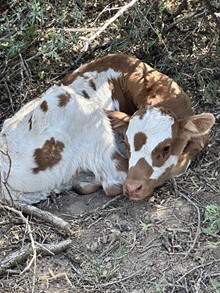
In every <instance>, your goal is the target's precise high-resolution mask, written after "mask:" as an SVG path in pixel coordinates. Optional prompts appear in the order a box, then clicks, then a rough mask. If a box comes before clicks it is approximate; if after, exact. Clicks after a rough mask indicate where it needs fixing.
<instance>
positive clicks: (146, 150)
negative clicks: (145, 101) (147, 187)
mask: <svg viewBox="0 0 220 293" xmlns="http://www.w3.org/2000/svg"><path fill="white" fill-rule="evenodd" d="M173 124H174V119H173V118H172V117H171V116H169V115H168V114H164V113H162V112H161V111H160V109H158V108H151V107H149V108H148V109H147V110H146V113H145V114H144V115H143V116H141V117H140V116H139V115H134V116H133V117H132V119H131V121H130V123H129V126H128V129H127V132H126V135H127V138H128V142H129V144H130V149H131V158H130V160H129V168H131V167H133V166H135V165H136V164H137V162H138V160H139V159H141V158H144V159H145V160H146V161H147V163H148V164H149V165H150V166H151V167H152V168H153V174H152V175H151V179H157V178H159V177H160V176H161V175H162V174H163V173H164V172H165V171H166V169H167V168H169V167H170V166H171V165H173V164H175V163H176V162H177V160H178V158H177V157H176V156H170V157H169V159H168V160H167V161H166V162H165V164H164V165H163V166H161V167H153V162H152V156H151V155H152V151H153V150H154V149H155V147H156V146H157V145H158V144H159V143H161V142H163V141H164V140H166V139H170V138H172V125H173ZM138 132H143V133H144V134H146V136H147V141H146V143H145V144H144V145H143V146H142V148H141V149H140V150H138V151H135V149H134V136H135V134H137V133H138Z"/></svg>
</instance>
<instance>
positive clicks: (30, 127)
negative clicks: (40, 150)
mask: <svg viewBox="0 0 220 293" xmlns="http://www.w3.org/2000/svg"><path fill="white" fill-rule="evenodd" d="M28 123H29V130H31V129H32V116H31V117H30V118H29V120H28Z"/></svg>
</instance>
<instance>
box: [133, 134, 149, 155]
mask: <svg viewBox="0 0 220 293" xmlns="http://www.w3.org/2000/svg"><path fill="white" fill-rule="evenodd" d="M146 141H147V136H146V134H144V133H143V132H138V133H136V134H135V136H134V150H135V151H139V150H140V149H141V148H142V146H143V145H144V144H145V143H146Z"/></svg>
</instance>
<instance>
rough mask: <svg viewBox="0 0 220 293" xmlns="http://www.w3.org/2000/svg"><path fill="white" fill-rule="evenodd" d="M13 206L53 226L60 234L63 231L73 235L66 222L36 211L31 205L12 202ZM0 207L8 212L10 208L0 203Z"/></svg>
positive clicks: (48, 213)
mask: <svg viewBox="0 0 220 293" xmlns="http://www.w3.org/2000/svg"><path fill="white" fill-rule="evenodd" d="M13 206H14V207H15V208H16V209H18V210H20V211H22V212H24V213H26V214H28V215H30V216H32V217H36V218H37V219H39V220H41V221H43V222H46V223H48V224H50V225H52V226H54V227H55V228H57V229H59V231H61V232H63V231H64V232H65V233H66V234H67V235H71V234H73V232H72V230H71V228H70V225H69V223H68V222H66V221H64V220H63V219H61V218H59V217H57V216H55V215H53V214H51V213H50V212H47V211H42V210H40V209H38V208H37V207H34V206H31V205H23V204H20V203H17V202H16V203H15V202H13ZM0 207H1V208H5V209H8V210H10V207H9V206H7V205H5V204H1V203H0Z"/></svg>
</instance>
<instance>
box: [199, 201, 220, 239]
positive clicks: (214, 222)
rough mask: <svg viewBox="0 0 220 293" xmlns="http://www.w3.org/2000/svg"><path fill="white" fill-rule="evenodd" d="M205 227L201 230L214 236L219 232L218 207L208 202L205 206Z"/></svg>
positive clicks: (219, 213)
mask: <svg viewBox="0 0 220 293" xmlns="http://www.w3.org/2000/svg"><path fill="white" fill-rule="evenodd" d="M204 223H205V224H206V227H205V228H202V232H203V233H205V234H207V235H211V236H216V235H217V234H218V233H219V232H220V207H219V206H217V205H214V204H210V205H208V206H207V207H206V211H205V220H204Z"/></svg>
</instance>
